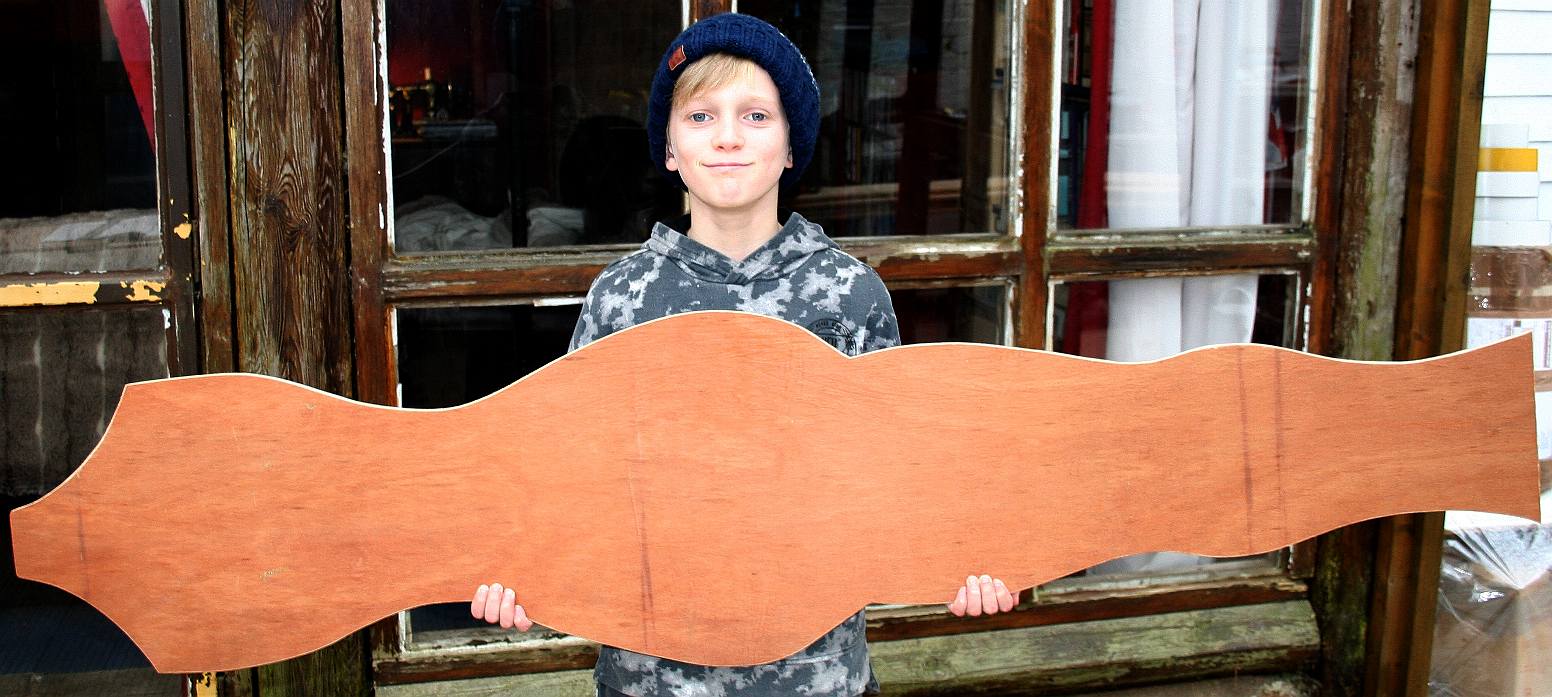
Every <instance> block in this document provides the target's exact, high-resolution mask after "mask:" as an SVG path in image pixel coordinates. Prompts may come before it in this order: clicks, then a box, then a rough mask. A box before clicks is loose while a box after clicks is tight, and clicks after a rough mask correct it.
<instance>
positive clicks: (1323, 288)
mask: <svg viewBox="0 0 1552 697" xmlns="http://www.w3.org/2000/svg"><path fill="white" fill-rule="evenodd" d="M1336 5H1337V4H1336V3H1324V2H1320V1H1319V0H1316V1H1315V2H1314V5H1313V7H1312V10H1313V14H1316V15H1318V16H1317V17H1316V18H1315V19H1312V20H1311V21H1313V22H1314V24H1315V27H1314V29H1315V31H1316V32H1317V36H1319V35H1321V33H1324V32H1334V33H1338V34H1340V35H1343V36H1345V26H1346V22H1347V16H1346V14H1345V13H1343V12H1342V11H1341V10H1340V8H1336V7H1335V6H1336ZM685 6H686V8H687V12H688V13H689V15H690V16H691V17H702V16H707V15H710V14H714V13H716V12H721V11H727V10H729V9H731V7H732V2H731V1H730V0H723V1H721V2H718V1H716V0H687V2H686V3H685ZM1053 7H1056V8H1059V7H1060V4H1059V3H1058V4H1056V5H1054V6H1053ZM1026 11H1027V8H1026V6H1025V4H1023V3H1018V2H1014V3H1011V4H1010V7H1009V21H1010V22H1012V23H1013V26H1015V27H1018V26H1022V27H1023V29H1024V33H1023V36H1022V37H1021V41H1016V42H1014V44H1013V45H1010V51H1011V52H1012V53H1013V60H1012V62H1011V64H1010V75H1009V81H1010V84H1012V85H1015V89H1014V93H1013V100H1012V101H1013V103H1012V104H1011V105H1010V118H1009V121H1010V126H1009V127H1010V129H1012V130H1013V131H1014V137H1013V138H1012V141H1011V147H1012V149H1013V153H1012V158H1011V160H1012V162H1015V163H1018V166H1016V167H1015V170H1016V171H1019V172H1022V173H1023V175H1024V176H1023V181H1021V182H1015V183H1016V185H1017V187H1018V188H1017V190H1016V192H1015V196H1014V197H1013V199H1014V201H1013V210H1012V211H1010V216H1011V218H1012V221H1013V224H1012V226H1011V230H1012V231H1013V232H1014V234H1008V235H997V234H988V233H979V234H977V233H972V234H953V235H934V236H912V237H898V238H897V237H880V238H843V239H841V240H838V242H839V243H840V245H841V247H842V248H843V249H845V250H846V251H847V252H848V253H850V254H852V255H854V256H856V257H858V258H860V259H862V260H864V261H866V262H867V263H869V264H870V265H872V266H874V267H875V268H877V269H878V271H879V273H880V275H881V276H882V277H883V278H884V280H885V281H886V282H889V283H890V284H891V285H894V286H904V285H910V286H921V285H955V284H963V283H966V282H974V281H988V280H998V281H1004V282H1007V283H1009V284H1010V288H1011V293H1010V295H1011V305H1012V307H1011V309H1010V314H1009V322H1010V324H1011V326H1012V328H1013V331H1012V335H1011V336H1010V337H1008V343H1010V344H1012V345H1015V346H1020V347H1026V348H1044V347H1045V344H1046V336H1047V315H1048V311H1049V307H1048V304H1049V299H1050V290H1051V285H1052V283H1054V282H1062V281H1072V280H1100V279H1116V278H1130V277H1142V276H1153V275H1181V274H1203V273H1222V272H1246V273H1279V274H1289V273H1291V274H1296V275H1297V276H1298V278H1299V279H1300V283H1301V286H1302V292H1301V293H1300V294H1299V298H1300V300H1299V301H1298V302H1300V303H1301V304H1300V306H1299V308H1298V312H1297V314H1298V315H1299V316H1303V317H1309V318H1311V319H1310V322H1309V325H1311V326H1315V327H1319V326H1322V325H1321V324H1320V323H1321V322H1323V321H1326V320H1325V319H1324V318H1325V317H1326V316H1327V315H1328V314H1329V302H1330V301H1329V297H1328V296H1329V294H1330V290H1331V281H1330V278H1329V276H1330V273H1331V259H1329V258H1328V257H1329V250H1330V249H1331V243H1332V238H1331V232H1330V231H1331V229H1332V226H1330V225H1327V224H1324V223H1325V222H1328V220H1323V219H1322V214H1323V213H1326V214H1328V215H1329V212H1330V211H1332V210H1334V207H1333V206H1334V203H1333V201H1334V198H1335V196H1336V195H1337V192H1334V191H1331V190H1329V188H1328V187H1324V186H1317V187H1313V190H1311V188H1308V187H1306V188H1304V189H1303V191H1304V195H1305V196H1306V197H1310V196H1313V197H1314V198H1313V199H1311V200H1306V201H1303V202H1302V205H1301V207H1300V208H1301V209H1302V214H1301V216H1300V217H1301V218H1305V219H1306V220H1304V221H1303V222H1301V223H1300V224H1298V225H1272V226H1244V227H1233V228H1212V229H1207V228H1199V229H1167V230H1164V229H1160V230H1149V231H1126V232H1125V233H1124V235H1123V234H1118V233H1117V231H1114V230H1064V231H1061V232H1058V231H1057V230H1056V225H1055V220H1054V217H1053V213H1054V210H1053V209H1052V206H1051V205H1050V203H1049V202H1050V199H1051V196H1052V189H1053V184H1054V172H1055V169H1054V162H1053V156H1054V153H1055V151H1056V140H1055V135H1054V133H1053V131H1052V126H1053V123H1054V118H1055V114H1056V112H1057V109H1059V108H1060V105H1059V103H1058V102H1057V101H1056V100H1057V95H1058V93H1057V91H1056V90H1057V84H1056V72H1055V71H1056V69H1057V67H1058V63H1057V56H1058V54H1057V51H1058V50H1059V46H1058V41H1059V37H1058V33H1057V32H1056V31H1055V28H1056V27H1058V26H1061V24H1060V22H1061V18H1060V17H1059V16H1058V15H1057V13H1058V12H1059V10H1058V9H1053V10H1052V11H1051V12H1048V13H1038V12H1035V13H1031V14H1030V15H1029V16H1025V12H1026ZM383 12H384V8H383V4H382V2H381V1H380V0H342V20H343V22H342V23H343V26H346V27H371V28H372V30H371V33H370V37H369V38H368V37H366V36H365V35H364V33H356V34H348V35H346V36H343V37H342V41H343V44H344V46H343V49H344V50H343V52H344V55H343V67H344V70H343V73H344V81H345V94H346V95H347V99H346V100H345V110H344V118H345V129H344V130H345V134H346V143H345V146H346V149H347V152H348V158H349V161H350V162H351V163H352V166H351V169H352V174H354V175H357V176H351V177H349V223H350V228H351V229H350V245H351V257H350V258H351V274H352V278H353V280H354V282H353V283H352V296H353V297H352V300H353V303H354V322H355V327H354V330H355V340H356V355H355V385H356V397H357V398H358V399H361V400H363V401H369V402H375V403H381V404H394V403H395V399H396V396H395V387H394V385H395V382H396V378H395V375H396V372H397V367H396V365H395V360H396V358H395V355H394V338H393V312H394V309H395V308H396V307H398V306H416V307H420V306H439V305H458V304H489V303H493V302H503V301H506V302H511V301H520V300H524V299H528V300H531V299H533V298H539V297H556V296H575V295H581V294H583V293H585V292H586V290H587V287H588V284H589V283H590V282H591V280H592V279H593V278H594V277H595V276H596V275H597V274H598V272H599V271H601V270H602V269H603V267H604V266H605V265H607V264H608V263H610V262H612V261H613V260H615V259H617V258H619V256H621V255H622V254H624V253H626V252H627V251H629V250H631V249H634V247H633V246H601V247H586V248H562V249H556V250H544V251H529V250H503V251H491V252H481V253H466V252H456V253H455V252H445V253H427V254H414V255H406V256H398V255H396V254H394V253H393V251H392V250H391V248H390V247H389V243H388V225H389V220H388V218H389V216H390V215H391V212H390V211H388V210H387V201H388V200H389V198H388V192H387V190H386V188H387V177H386V174H385V173H386V172H387V171H388V161H387V158H388V148H387V145H386V142H387V137H386V131H385V124H384V121H385V118H384V116H383V110H384V106H383V102H382V99H383V95H385V94H387V89H388V88H387V78H386V61H387V56H386V46H385V43H386V18H385V17H383V14H382V13H383ZM1333 25H1335V26H1333ZM1311 53H1312V55H1311V57H1310V60H1311V61H1312V62H1316V61H1318V62H1317V63H1316V65H1313V66H1311V68H1310V71H1311V74H1318V75H1320V76H1321V77H1320V78H1319V80H1320V81H1322V82H1324V81H1326V80H1330V79H1331V78H1332V77H1336V78H1337V79H1341V78H1342V75H1341V73H1333V72H1332V67H1331V66H1330V65H1328V64H1327V63H1326V62H1325V61H1321V60H1320V57H1319V56H1318V55H1314V51H1312V52H1311ZM1343 67H1345V66H1343ZM1318 96H1319V98H1320V103H1318V104H1310V105H1308V108H1309V109H1310V112H1311V113H1310V114H1308V115H1307V117H1308V119H1309V121H1310V122H1311V124H1312V125H1313V128H1312V129H1311V130H1310V134H1309V141H1308V142H1309V148H1308V149H1309V150H1310V152H1311V160H1312V162H1311V164H1310V169H1311V174H1313V175H1315V177H1316V180H1317V181H1326V180H1324V179H1320V178H1319V175H1320V173H1321V172H1324V171H1326V169H1327V168H1328V167H1329V166H1330V165H1329V163H1330V162H1332V161H1333V156H1334V155H1335V151H1334V150H1333V148H1334V144H1333V143H1332V142H1331V139H1330V138H1328V137H1327V136H1326V134H1325V130H1326V129H1328V128H1329V126H1328V124H1330V123H1332V121H1331V119H1332V118H1334V117H1335V116H1336V115H1337V114H1339V113H1340V111H1339V109H1340V106H1341V105H1340V104H1339V103H1337V100H1339V99H1340V97H1341V93H1340V92H1339V91H1335V90H1330V91H1328V90H1321V91H1320V92H1319V93H1318ZM1317 115H1318V118H1317ZM1029 134H1051V136H1050V138H1049V142H1046V141H1045V140H1040V141H1038V142H1036V141H1034V140H1030V139H1029V138H1028V135H1029ZM362 174H366V175H369V176H359V175H362ZM1311 215H1313V219H1309V218H1310V216H1311ZM216 251H217V252H219V250H216ZM1304 329H1305V331H1303V332H1302V333H1303V334H1304V336H1305V337H1306V339H1305V341H1304V342H1303V343H1304V344H1305V345H1304V346H1302V347H1301V348H1304V349H1305V350H1310V351H1315V352H1321V351H1322V350H1323V348H1324V347H1325V344H1324V338H1323V337H1324V334H1323V333H1322V332H1320V331H1309V327H1305V328H1304ZM1314 557H1315V543H1314V542H1313V541H1310V542H1305V543H1301V544H1299V545H1296V546H1294V547H1292V548H1291V549H1290V550H1288V551H1286V552H1284V554H1283V555H1282V563H1280V564H1279V565H1278V567H1277V568H1276V569H1270V567H1268V569H1269V570H1270V571H1272V572H1271V573H1261V574H1252V575H1248V576H1247V575H1241V576H1233V575H1230V576H1227V577H1223V578H1208V579H1204V580H1199V581H1195V582H1192V583H1187V584H1184V585H1177V586H1164V587H1141V588H1129V587H1114V588H1104V587H1101V588H1098V589H1092V590H1087V591H1081V592H1071V593H1056V594H1049V593H1043V594H1042V597H1041V599H1040V600H1039V601H1035V600H1034V599H1033V598H1032V597H1031V594H1030V593H1028V592H1026V593H1025V594H1024V596H1023V599H1022V600H1023V602H1021V604H1020V607H1019V609H1018V610H1017V611H1015V612H1013V613H1010V614H1008V615H1002V616H997V617H990V618H975V619H961V618H954V617H952V616H950V615H948V614H947V613H946V612H942V611H926V610H922V609H910V608H904V609H890V610H884V611H880V612H878V613H877V614H876V616H872V617H870V620H869V630H868V631H869V638H870V640H879V641H888V640H895V639H909V638H920V637H928V636H943V635H952V634H960V633H966V632H979V631H986V630H991V629H1012V628H1023V627H1037V626H1048V625H1054V624H1059V623H1067V622H1073V621H1077V620H1093V619H1111V618H1123V617H1135V616H1141V615H1150V614H1156V613H1169V612H1184V611H1197V610H1205V609H1213V608H1222V607H1227V606H1231V605H1250V604H1260V603H1277V602H1286V601H1294V600H1297V601H1301V602H1307V601H1308V598H1309V588H1308V583H1307V581H1308V579H1310V578H1311V577H1312V576H1313V575H1314V562H1313V560H1314ZM402 629H403V628H402V627H401V625H400V622H399V616H398V615H397V614H395V615H394V616H390V617H388V618H386V619H384V620H382V621H380V622H378V623H376V624H374V625H373V626H372V627H371V629H370V646H371V651H372V665H373V670H374V680H375V681H376V682H377V683H378V684H383V685H390V684H404V683H416V682H424V681H435V680H446V679H455V678H469V677H478V676H495V675H510V674H514V673H537V672H547V671H557V670H567V669H578V668H585V667H587V666H589V665H591V663H592V662H593V660H594V659H595V658H596V655H597V649H596V646H594V645H592V644H590V643H588V642H585V641H583V640H580V639H574V638H566V639H559V640H556V639H548V640H546V639H537V640H532V641H519V642H514V643H511V644H501V645H487V646H480V647H466V648H461V649H458V650H445V649H430V650H414V649H407V648H405V636H404V632H403V631H402ZM1269 660H1270V661H1271V662H1269V663H1267V664H1266V666H1267V667H1269V668H1277V667H1284V668H1286V667H1287V666H1286V664H1285V663H1284V662H1283V661H1286V660H1287V658H1286V657H1283V656H1279V657H1274V658H1271V659H1269ZM1240 667H1243V666H1240Z"/></svg>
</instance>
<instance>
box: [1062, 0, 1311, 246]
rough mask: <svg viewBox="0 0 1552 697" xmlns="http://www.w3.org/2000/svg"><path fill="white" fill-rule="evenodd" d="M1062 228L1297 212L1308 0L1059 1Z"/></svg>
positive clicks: (1256, 218)
mask: <svg viewBox="0 0 1552 697" xmlns="http://www.w3.org/2000/svg"><path fill="white" fill-rule="evenodd" d="M1063 1H1064V2H1065V3H1066V15H1065V16H1067V17H1070V18H1075V20H1076V21H1072V22H1070V23H1069V25H1068V27H1067V28H1066V31H1065V32H1064V34H1065V35H1064V37H1063V41H1062V45H1063V47H1064V48H1063V56H1062V71H1061V76H1062V77H1061V81H1062V84H1061V100H1062V104H1061V122H1060V124H1059V126H1058V127H1059V129H1060V136H1059V137H1060V145H1059V148H1058V149H1059V162H1058V179H1057V182H1056V191H1055V195H1056V202H1057V213H1058V226H1059V227H1060V228H1074V227H1076V228H1160V227H1202V226H1228V225H1259V224H1262V223H1295V222H1299V221H1300V220H1301V219H1302V217H1303V214H1302V212H1301V206H1302V203H1301V196H1302V195H1303V194H1302V193H1301V191H1300V189H1301V181H1302V178H1303V173H1304V167H1305V166H1306V165H1305V159H1306V158H1305V152H1306V150H1307V147H1306V143H1307V140H1308V135H1309V134H1308V133H1307V132H1306V129H1305V125H1306V124H1305V119H1306V116H1307V113H1308V112H1307V110H1308V109H1309V104H1308V100H1307V99H1306V97H1307V93H1308V90H1309V83H1308V78H1307V73H1308V69H1309V68H1308V65H1309V63H1308V57H1307V54H1308V46H1309V31H1308V27H1309V24H1310V22H1309V10H1310V5H1311V4H1312V3H1311V2H1310V0H1281V1H1277V0H1250V1H1247V2H1233V3H1223V2H1220V3H1203V2H1200V0H1173V2H1168V1H1166V2H1114V0H1063Z"/></svg>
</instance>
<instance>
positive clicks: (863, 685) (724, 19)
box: [470, 14, 1014, 697]
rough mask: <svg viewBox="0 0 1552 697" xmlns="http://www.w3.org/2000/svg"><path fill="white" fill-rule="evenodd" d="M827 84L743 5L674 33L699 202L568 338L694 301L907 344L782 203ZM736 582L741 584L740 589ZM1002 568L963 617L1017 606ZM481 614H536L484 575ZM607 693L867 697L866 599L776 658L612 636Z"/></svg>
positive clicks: (661, 78) (598, 290)
mask: <svg viewBox="0 0 1552 697" xmlns="http://www.w3.org/2000/svg"><path fill="white" fill-rule="evenodd" d="M818 126H819V86H818V83H816V82H815V81H814V76H813V73H812V72H810V70H809V67H808V63H807V62H806V61H805V60H804V59H803V56H802V54H801V53H799V52H798V50H797V47H796V46H793V45H792V42H790V41H788V40H787V38H786V37H785V36H783V35H782V34H781V32H779V31H777V30H776V28H775V27H772V26H771V25H769V24H766V23H765V22H762V21H760V20H758V19H754V18H752V17H749V16H747V15H739V14H722V15H716V16H714V17H710V18H707V19H704V20H701V21H700V22H697V23H696V24H695V25H693V26H691V27H690V28H689V29H686V30H685V31H684V33H682V34H680V35H679V37H678V38H677V39H675V40H674V41H673V43H671V44H669V47H668V51H667V52H665V54H664V56H663V59H662V61H661V63H660V64H659V67H658V71H657V75H656V77H655V78H654V79H653V81H652V99H651V103H650V105H649V108H648V117H647V138H648V144H649V146H650V147H651V154H652V157H653V159H654V160H655V161H656V162H657V164H658V167H659V169H660V170H661V172H662V173H663V174H664V175H665V176H668V177H670V178H671V179H674V180H675V181H676V182H678V183H680V185H681V186H683V187H684V188H685V189H686V190H687V191H688V192H689V200H690V215H689V216H688V218H683V219H680V220H678V221H675V223H676V224H675V225H674V226H669V225H665V224H663V223H658V224H657V225H656V226H655V227H654V228H653V230H652V236H651V239H649V240H647V242H646V243H645V244H644V245H643V246H642V248H641V249H640V250H638V251H636V252H634V253H632V254H630V255H627V256H626V257H624V258H623V259H620V260H619V261H617V262H615V263H613V264H611V265H609V266H608V267H607V268H605V269H604V271H603V273H601V274H599V276H598V279H597V280H595V281H594V282H593V285H592V288H591V289H590V290H589V291H588V294H587V298H586V299H585V300H584V301H583V304H582V316H581V318H580V319H579V320H578V321H577V327H576V331H575V332H574V334H573V335H572V340H571V350H573V351H574V350H576V349H578V348H580V347H582V346H584V345H586V344H588V343H589V342H592V341H595V340H597V339H598V338H600V337H603V336H606V335H608V334H610V333H612V332H616V331H620V330H622V329H625V328H627V327H630V326H632V325H635V324H639V323H641V322H646V321H648V320H652V319H656V318H659V317H663V316H666V315H672V314H678V313H681V312H691V311H695V310H742V311H746V312H755V313H759V314H764V315H770V316H774V317H780V318H782V319H785V320H789V321H791V322H794V323H796V324H799V325H801V326H804V327H807V328H808V329H809V331H811V332H813V333H814V334H816V335H818V336H819V337H820V338H822V339H824V340H826V341H828V342H830V343H831V344H832V345H833V346H835V347H836V348H837V349H839V350H841V351H842V352H844V353H846V354H847V355H851V356H855V355H858V354H861V353H865V352H867V351H872V350H876V349H881V348H886V347H889V346H894V345H896V344H898V343H900V332H899V328H898V327H897V326H896V324H895V316H894V306H893V305H892V304H891V302H890V299H889V291H888V290H886V289H885V288H884V283H883V281H881V280H880V279H879V277H878V274H876V273H875V272H874V271H873V269H872V268H870V267H868V265H866V264H864V263H862V262H860V261H858V260H856V259H855V258H853V257H851V256H850V255H847V254H846V253H845V252H842V251H841V250H840V248H839V247H837V246H836V244H835V243H834V242H833V241H831V240H830V238H829V237H826V236H825V234H824V231H823V230H821V229H820V227H819V226H818V225H815V224H813V223H811V222H809V221H807V220H805V219H803V217H802V216H800V215H798V214H796V213H794V214H792V215H791V216H790V217H788V218H787V220H786V222H785V223H783V222H781V221H780V220H779V219H778V217H777V213H776V200H777V195H778V193H779V190H780V188H781V187H791V186H792V185H794V184H795V183H796V182H797V180H798V177H799V176H800V175H801V174H802V172H803V168H804V167H805V166H807V165H808V161H809V159H810V157H811V156H812V155H813V152H814V141H815V138H816V136H817V130H818ZM728 592H738V591H737V589H730V590H729V591H728ZM1013 605H1014V598H1013V595H1012V594H1011V593H1009V591H1008V589H1007V587H1006V586H1005V585H1004V584H1003V583H1002V581H1001V580H998V579H993V578H991V577H989V576H979V577H975V576H972V577H969V578H967V579H966V581H965V586H964V587H961V588H960V589H959V591H958V596H957V597H956V599H955V600H954V602H953V603H952V604H950V606H949V607H950V609H951V610H952V611H953V612H954V614H956V615H963V614H967V613H968V614H971V615H980V614H982V613H983V612H984V613H986V614H992V613H996V612H1006V611H1008V610H1011V609H1012V608H1013ZM470 611H471V613H472V614H473V615H474V616H475V617H477V618H483V619H485V620H486V621H489V622H500V623H501V626H503V627H513V626H516V627H517V628H518V629H520V630H523V631H527V630H528V629H529V628H530V627H531V626H532V622H530V621H529V620H528V618H527V616H526V614H525V613H524V612H523V609H522V606H520V605H517V604H516V596H515V593H514V592H513V590H512V589H510V588H503V587H502V586H501V584H491V585H489V586H484V585H482V586H480V587H479V588H478V589H477V590H476V591H475V594H474V599H473V602H472V603H471V605H470ZM594 679H595V680H596V681H597V682H598V694H599V695H622V694H623V695H631V696H633V697H646V696H648V695H731V694H740V695H745V694H752V695H794V694H804V695H845V696H848V697H849V696H851V695H860V694H867V693H873V692H876V691H877V682H876V681H875V680H874V679H873V671H872V669H871V666H870V665H869V663H868V648H867V642H866V641H865V637H864V622H863V614H862V613H861V612H858V613H857V614H855V615H853V616H851V617H850V618H848V619H847V620H846V621H844V622H842V623H841V624H840V625H839V626H837V627H836V628H835V629H833V630H831V631H830V632H829V633H828V634H826V635H825V636H823V637H821V638H820V639H819V640H818V641H816V642H814V643H813V644H812V645H810V646H809V647H808V648H806V649H804V650H802V651H799V652H798V653H796V654H793V655H792V656H789V657H787V658H785V659H782V660H780V661H776V662H775V663H768V664H765V665H759V666H747V667H737V668H717V667H709V666H697V665H689V664H685V663H680V662H678V661H671V660H667V659H660V658H656V657H652V656H645V655H642V654H638V653H634V652H630V651H625V650H621V649H615V648H612V647H607V646H606V647H604V648H603V649H602V650H601V651H600V653H599V656H598V664H597V667H596V668H595V670H594Z"/></svg>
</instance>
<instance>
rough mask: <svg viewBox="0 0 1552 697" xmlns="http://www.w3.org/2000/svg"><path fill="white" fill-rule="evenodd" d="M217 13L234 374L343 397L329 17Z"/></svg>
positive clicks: (306, 6) (305, 9)
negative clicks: (228, 206) (224, 127)
mask: <svg viewBox="0 0 1552 697" xmlns="http://www.w3.org/2000/svg"><path fill="white" fill-rule="evenodd" d="M224 11H225V13H224V19H225V26H224V29H225V34H224V36H223V39H222V48H223V51H224V54H225V56H226V65H225V67H226V70H227V73H226V80H225V82H226V95H227V99H226V113H227V119H228V122H229V124H230V126H229V128H230V131H229V132H230V140H229V143H228V144H229V147H230V155H231V160H230V166H231V171H230V183H229V190H230V192H231V197H232V205H231V208H232V213H231V216H232V217H231V230H232V263H233V272H234V273H233V285H234V287H237V288H241V289H242V292H239V293H237V294H236V295H235V296H234V298H233V314H234V316H235V318H236V327H237V334H236V338H237V347H238V351H237V368H238V369H239V370H242V371H244V372H253V373H263V374H266V375H275V376H277V377H284V378H287V379H291V380H295V381H297V382H301V383H303V384H307V385H311V386H314V387H317V388H319V389H323V390H327V391H329V392H333V393H336V394H344V395H349V394H351V393H352V391H353V390H352V384H351V383H352V372H353V371H352V370H351V368H350V361H351V336H350V332H349V330H348V329H347V328H348V327H351V326H352V324H353V323H352V322H351V310H350V295H349V293H350V282H349V274H350V270H349V266H348V265H347V264H346V250H347V249H348V240H347V239H346V238H345V230H346V226H345V210H344V203H343V201H342V200H341V194H342V193H343V191H344V147H343V145H344V143H343V141H342V137H341V133H340V126H341V122H342V118H341V114H340V108H341V104H342V102H343V99H342V96H341V93H340V83H339V82H338V81H337V80H335V79H333V78H332V77H330V76H335V75H338V74H340V70H341V67H340V63H339V46H340V38H339V33H338V31H339V26H340V24H339V14H338V6H337V4H336V3H334V2H330V1H329V0H275V1H267V0H266V1H263V2H261V1H259V0H240V1H237V2H227V3H224Z"/></svg>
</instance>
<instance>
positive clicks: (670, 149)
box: [663, 141, 792, 172]
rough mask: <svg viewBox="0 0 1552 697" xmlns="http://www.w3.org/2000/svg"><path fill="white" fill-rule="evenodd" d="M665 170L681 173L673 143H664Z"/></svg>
mask: <svg viewBox="0 0 1552 697" xmlns="http://www.w3.org/2000/svg"><path fill="white" fill-rule="evenodd" d="M787 159H788V160H789V161H790V160H791V159H792V157H791V155H788V157H787ZM789 166H790V165H789ZM663 168H664V169H666V170H668V171H670V172H677V171H679V163H678V162H675V161H674V143H673V141H666V142H664V143H663Z"/></svg>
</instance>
